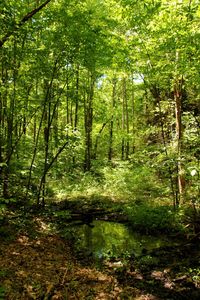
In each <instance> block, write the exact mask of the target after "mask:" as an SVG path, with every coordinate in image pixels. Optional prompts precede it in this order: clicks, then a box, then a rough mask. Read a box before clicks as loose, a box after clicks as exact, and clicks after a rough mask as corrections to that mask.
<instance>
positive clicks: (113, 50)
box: [0, 0, 200, 206]
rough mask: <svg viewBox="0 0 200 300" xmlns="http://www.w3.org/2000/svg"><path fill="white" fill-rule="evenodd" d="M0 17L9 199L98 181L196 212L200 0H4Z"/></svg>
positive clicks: (0, 158)
mask: <svg viewBox="0 0 200 300" xmlns="http://www.w3.org/2000/svg"><path fill="white" fill-rule="evenodd" d="M0 11H1V16H0V23H1V26H0V28H1V31H0V52H1V57H0V59H1V62H0V63H1V79H0V80H1V85H0V178H1V186H0V189H1V195H2V197H3V198H4V199H11V198H14V199H18V198H20V199H21V198H23V199H26V201H27V202H29V200H30V199H31V198H34V199H35V201H36V202H37V203H38V204H39V203H43V204H44V202H45V198H48V197H49V196H50V197H52V196H53V195H58V194H59V193H62V192H63V193H64V192H66V194H67V193H68V192H70V191H71V192H72V191H74V190H75V189H76V187H77V185H78V184H83V183H84V185H85V190H87V188H88V186H87V184H88V185H90V184H91V182H93V183H94V186H96V188H97V190H98V188H100V189H103V192H104V193H106V192H107V193H110V192H111V190H112V188H111V186H112V187H114V196H116V197H124V198H128V199H130V200H136V199H138V198H142V199H143V198H145V197H148V198H149V197H150V198H152V199H156V198H160V200H162V199H163V201H165V200H166V199H169V201H171V203H173V205H174V206H178V205H179V204H184V203H187V204H191V205H198V204H199V203H198V198H199V152H200V148H199V141H200V136H199V127H200V126H199V122H200V119H199V111H200V101H199V97H200V96H199V89H200V85H199V68H200V65H199V64H200V57H199V56H200V39H199V35H200V32H199V19H200V6H199V1H195V0H193V1H191V0H190V1H188V0H181V1H178V0H177V1H165V0H155V1H152V0H145V1H129V0H122V1H115V0H112V1H103V0H85V1H76V0H67V1H66V0H48V1H39V0H36V1H28V0H19V1H12V0H10V1H5V0H3V1H1V4H0ZM116 169H117V171H116ZM118 175H119V177H120V178H117V177H116V176H118ZM144 178H145V179H146V180H145V181H144V180H143V179H144ZM84 180H85V181H86V182H84ZM87 181H88V183H87ZM75 183H76V184H75ZM93 183H92V184H93ZM65 189H66V190H65ZM64 190H65V191H64ZM122 191H124V192H125V194H124V195H123V193H122Z"/></svg>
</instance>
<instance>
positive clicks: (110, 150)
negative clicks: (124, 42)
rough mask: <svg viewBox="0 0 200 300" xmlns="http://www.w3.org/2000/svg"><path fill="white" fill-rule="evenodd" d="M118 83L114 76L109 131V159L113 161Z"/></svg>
mask: <svg viewBox="0 0 200 300" xmlns="http://www.w3.org/2000/svg"><path fill="white" fill-rule="evenodd" d="M116 84H117V79H116V78H113V83H112V88H113V90H112V108H111V109H112V115H111V121H110V132H109V149H108V160H109V161H111V160H112V158H113V128H114V109H115V103H116V99H115V98H116Z"/></svg>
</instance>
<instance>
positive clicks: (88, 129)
mask: <svg viewBox="0 0 200 300" xmlns="http://www.w3.org/2000/svg"><path fill="white" fill-rule="evenodd" d="M88 81H89V89H88V94H87V95H86V97H85V103H84V116H85V160H84V171H85V172H86V171H90V169H91V158H92V123H93V95H94V83H95V79H94V75H91V76H90V78H89V80H88Z"/></svg>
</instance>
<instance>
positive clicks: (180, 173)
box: [174, 78, 185, 204]
mask: <svg viewBox="0 0 200 300" xmlns="http://www.w3.org/2000/svg"><path fill="white" fill-rule="evenodd" d="M182 84H183V78H182V79H178V80H177V82H176V83H175V86H174V100H175V116H176V146H177V186H178V197H179V202H180V204H183V203H184V188H185V178H184V170H183V166H182V162H181V159H182Z"/></svg>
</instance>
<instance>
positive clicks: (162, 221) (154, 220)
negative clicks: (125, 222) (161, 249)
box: [124, 204, 184, 233]
mask: <svg viewBox="0 0 200 300" xmlns="http://www.w3.org/2000/svg"><path fill="white" fill-rule="evenodd" d="M124 211H125V213H126V214H127V215H128V217H129V220H130V222H131V226H132V227H133V228H136V229H137V230H139V231H142V232H146V233H153V232H157V233H162V232H176V231H182V230H183V229H184V226H183V225H182V224H181V223H180V220H181V217H180V215H179V213H177V212H174V211H173V210H172V208H170V207H169V206H157V207H155V206H150V205H148V204H141V205H136V204H132V205H126V206H125V208H124Z"/></svg>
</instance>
